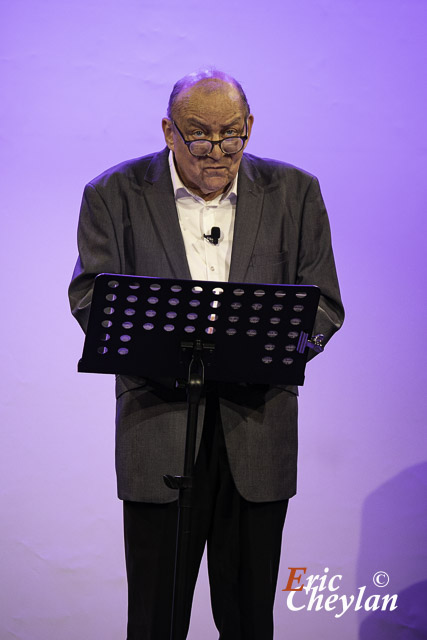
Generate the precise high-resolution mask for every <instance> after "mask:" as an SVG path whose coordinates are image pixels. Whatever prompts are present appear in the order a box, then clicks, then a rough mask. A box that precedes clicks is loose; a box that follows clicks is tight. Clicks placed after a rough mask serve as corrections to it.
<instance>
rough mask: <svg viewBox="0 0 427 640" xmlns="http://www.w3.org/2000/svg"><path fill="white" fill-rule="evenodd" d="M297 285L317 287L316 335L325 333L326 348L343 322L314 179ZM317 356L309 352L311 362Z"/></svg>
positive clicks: (309, 192) (326, 228) (307, 200)
mask: <svg viewBox="0 0 427 640" xmlns="http://www.w3.org/2000/svg"><path fill="white" fill-rule="evenodd" d="M300 234H301V235H300V242H299V249H298V271H297V284H315V285H317V286H318V287H319V288H320V292H321V295H320V301H319V306H318V310H317V315H316V320H315V324H314V330H313V335H316V334H319V333H322V334H323V335H324V336H325V339H324V341H323V344H326V342H328V340H330V338H331V337H332V336H333V334H334V333H335V332H336V331H338V329H339V328H340V327H341V325H342V323H343V321H344V308H343V304H342V301H341V295H340V289H339V285H338V278H337V273H336V269H335V261H334V255H333V251H332V243H331V231H330V226H329V220H328V215H327V212H326V208H325V204H324V202H323V198H322V194H321V191H320V187H319V183H318V181H317V179H316V178H314V177H312V179H311V182H310V184H309V187H308V189H307V192H306V195H305V199H304V204H303V211H302V220H301V228H300ZM314 355H315V352H314V351H313V350H310V353H309V359H310V358H312V357H313V356H314Z"/></svg>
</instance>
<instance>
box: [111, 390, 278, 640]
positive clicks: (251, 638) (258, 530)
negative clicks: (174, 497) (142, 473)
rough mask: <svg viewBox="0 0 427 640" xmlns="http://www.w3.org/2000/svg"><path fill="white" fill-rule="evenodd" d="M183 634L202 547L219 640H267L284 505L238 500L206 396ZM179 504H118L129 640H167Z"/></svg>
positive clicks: (214, 410)
mask: <svg viewBox="0 0 427 640" xmlns="http://www.w3.org/2000/svg"><path fill="white" fill-rule="evenodd" d="M194 479H195V486H194V491H193V509H192V528H191V545H190V558H189V560H188V562H189V564H188V575H189V580H188V584H189V589H188V598H187V601H188V606H187V630H188V625H189V622H190V611H191V602H192V597H193V592H194V587H195V583H196V580H197V574H198V571H199V565H200V561H201V559H202V555H203V551H204V547H205V544H206V542H207V557H208V570H209V583H210V590H211V604H212V612H213V616H214V621H215V624H216V627H217V629H218V631H219V634H220V635H219V638H220V640H271V639H272V638H273V604H274V596H275V590H276V583H277V573H278V568H279V561H280V549H281V542H282V530H283V525H284V521H285V517H286V511H287V506H288V500H283V501H279V502H268V503H265V502H264V503H255V502H248V501H247V500H244V499H243V498H242V497H241V496H240V494H239V493H238V492H237V490H236V487H235V485H234V482H233V478H232V476H231V472H230V468H229V465H228V460H227V452H226V449H225V442H224V435H223V431H222V426H221V419H220V414H219V404H218V399H217V397H216V396H215V395H214V394H211V395H209V394H208V397H207V403H206V412H205V422H204V426H203V436H202V441H201V445H200V450H199V454H198V457H197V462H196V468H195V474H194ZM176 524H177V502H172V503H168V504H151V503H140V502H129V501H125V502H124V534H125V553H126V569H127V577H128V635H127V640H169V637H170V623H171V606H172V590H173V572H174V561H175V541H176Z"/></svg>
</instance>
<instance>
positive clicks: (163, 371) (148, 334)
mask: <svg viewBox="0 0 427 640" xmlns="http://www.w3.org/2000/svg"><path fill="white" fill-rule="evenodd" d="M319 296H320V291H319V289H318V288H317V287H315V286H309V285H271V284H247V283H244V284H236V283H230V282H212V281H208V282H206V281H196V280H172V279H165V278H152V277H145V276H144V277H143V276H127V275H116V274H100V275H99V276H97V278H96V280H95V287H94V292H93V298H92V304H91V312H90V318H89V326H88V330H87V336H86V340H85V345H84V349H83V356H82V359H81V360H80V362H79V366H78V370H79V371H82V372H91V373H116V374H117V373H121V374H127V375H138V376H142V377H146V378H150V377H152V378H169V379H173V380H175V381H176V382H177V384H179V385H185V386H186V388H187V402H188V416H187V435H186V445H185V460H184V470H183V475H182V476H170V475H165V476H164V479H165V482H166V484H167V486H169V487H170V488H171V489H177V490H178V491H179V498H178V527H177V547H176V559H175V578H174V596H173V605H172V626H171V640H182V638H184V635H183V627H184V624H185V604H184V603H185V594H186V584H187V583H186V558H187V554H188V547H189V542H190V526H191V501H192V480H193V471H194V458H195V448H196V431H197V415H198V408H199V402H200V398H201V395H202V392H203V386H204V381H205V379H206V380H215V381H221V382H246V383H265V384H296V385H302V384H303V383H304V370H305V365H306V361H307V349H309V348H311V349H314V350H315V351H317V352H319V351H322V350H323V347H322V344H321V340H322V339H323V336H320V335H319V336H315V337H314V338H312V339H311V338H309V336H311V333H312V330H313V326H314V320H315V316H316V311H317V306H318V302H319ZM165 355H167V358H165V357H164V356H165Z"/></svg>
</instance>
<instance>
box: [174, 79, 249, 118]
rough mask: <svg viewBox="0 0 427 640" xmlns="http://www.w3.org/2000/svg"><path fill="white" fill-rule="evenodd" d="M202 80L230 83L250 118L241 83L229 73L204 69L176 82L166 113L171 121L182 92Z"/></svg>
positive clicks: (246, 115)
mask: <svg viewBox="0 0 427 640" xmlns="http://www.w3.org/2000/svg"><path fill="white" fill-rule="evenodd" d="M201 80H222V81H223V82H228V83H229V84H231V85H232V86H233V87H235V88H236V89H237V91H238V93H239V95H240V98H241V100H242V104H243V108H244V111H245V118H247V117H248V116H249V114H250V112H251V111H250V107H249V103H248V99H247V97H246V94H245V92H244V91H243V88H242V85H241V84H240V82H238V81H237V80H236V79H235V78H233V77H232V76H229V75H228V74H227V73H224V72H223V71H219V70H218V69H214V68H210V69H202V70H201V71H195V72H193V73H189V74H188V75H186V76H184V77H183V78H181V79H180V80H178V81H177V82H175V84H174V87H173V89H172V93H171V94H170V97H169V103H168V108H167V112H166V115H167V117H168V118H169V119H170V120H172V119H173V118H172V112H173V110H174V107H175V103H176V101H177V99H178V96H179V94H180V93H181V91H184V89H188V88H189V87H192V86H194V85H195V84H197V83H198V82H200V81H201Z"/></svg>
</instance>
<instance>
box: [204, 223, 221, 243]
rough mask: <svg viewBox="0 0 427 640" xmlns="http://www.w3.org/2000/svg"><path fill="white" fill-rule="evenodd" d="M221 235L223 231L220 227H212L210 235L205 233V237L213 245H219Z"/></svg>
mask: <svg viewBox="0 0 427 640" xmlns="http://www.w3.org/2000/svg"><path fill="white" fill-rule="evenodd" d="M220 235H221V229H220V228H219V227H212V229H211V232H210V233H209V234H206V233H204V234H203V237H204V238H206V240H209V242H210V243H211V244H218V240H219V237H220Z"/></svg>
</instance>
